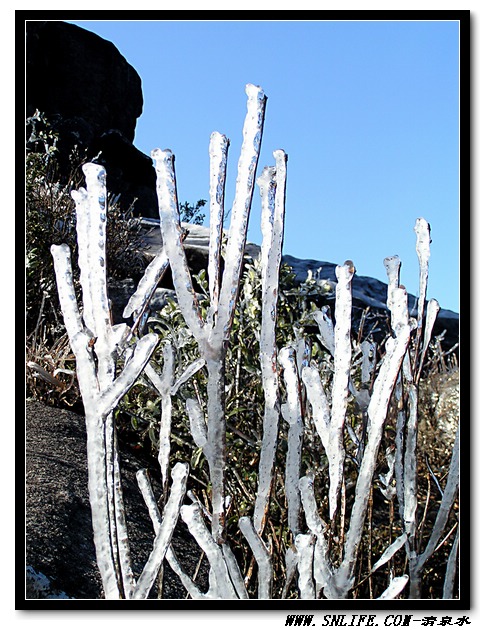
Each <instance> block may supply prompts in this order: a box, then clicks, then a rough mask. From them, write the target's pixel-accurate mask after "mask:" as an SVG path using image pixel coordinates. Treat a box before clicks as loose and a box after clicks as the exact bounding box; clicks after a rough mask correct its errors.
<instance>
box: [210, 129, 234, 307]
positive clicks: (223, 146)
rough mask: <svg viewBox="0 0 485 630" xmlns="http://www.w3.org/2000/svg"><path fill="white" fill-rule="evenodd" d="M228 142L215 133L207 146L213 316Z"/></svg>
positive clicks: (219, 261) (221, 233) (222, 221)
mask: <svg viewBox="0 0 485 630" xmlns="http://www.w3.org/2000/svg"><path fill="white" fill-rule="evenodd" d="M228 149H229V140H228V139H227V138H226V136H224V135H222V134H220V133H218V132H217V131H215V132H214V133H213V134H212V135H211V139H210V144H209V156H210V188H209V196H210V240H209V261H208V265H207V275H208V277H209V296H210V302H211V306H212V308H213V312H214V314H215V313H216V312H217V305H218V303H219V283H220V273H221V248H222V236H223V225H224V193H225V186H226V168H227V152H228Z"/></svg>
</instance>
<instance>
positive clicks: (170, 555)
mask: <svg viewBox="0 0 485 630" xmlns="http://www.w3.org/2000/svg"><path fill="white" fill-rule="evenodd" d="M136 480H137V482H138V487H139V488H140V491H141V493H142V496H143V499H144V501H145V504H146V506H147V508H148V513H149V515H150V519H151V521H152V525H153V529H154V531H155V534H158V532H159V531H160V527H161V526H162V516H161V514H160V510H159V509H158V504H157V500H156V498H155V495H154V493H153V489H152V485H151V483H150V479H149V477H148V474H147V471H146V469H140V470H139V471H138V472H137V473H136ZM165 557H166V559H167V562H168V563H169V565H170V567H171V568H172V570H173V571H174V572H175V573H176V574H177V575H178V576H179V578H180V581H181V582H182V584H183V585H184V587H185V589H186V590H187V592H188V593H189V594H190V596H191V597H192V599H205V595H204V594H203V593H201V591H200V590H199V589H198V588H197V586H196V585H195V584H194V582H193V581H192V580H191V578H190V577H189V576H188V575H187V574H186V573H185V572H184V570H183V569H182V567H181V566H180V563H179V561H178V559H177V557H176V555H175V552H174V551H173V549H172V546H171V545H169V547H168V549H167V553H166V556H165Z"/></svg>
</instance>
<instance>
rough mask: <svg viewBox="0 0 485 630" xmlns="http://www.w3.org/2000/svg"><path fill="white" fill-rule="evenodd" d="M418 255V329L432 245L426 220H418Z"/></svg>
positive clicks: (421, 316)
mask: <svg viewBox="0 0 485 630" xmlns="http://www.w3.org/2000/svg"><path fill="white" fill-rule="evenodd" d="M414 231H415V232H416V253H417V255H418V260H419V298H418V329H420V328H421V326H422V323H423V314H424V302H425V300H426V288H427V285H428V273H429V257H430V244H431V228H430V226H429V223H428V222H427V221H426V220H425V219H422V218H420V219H416V224H415V226H414Z"/></svg>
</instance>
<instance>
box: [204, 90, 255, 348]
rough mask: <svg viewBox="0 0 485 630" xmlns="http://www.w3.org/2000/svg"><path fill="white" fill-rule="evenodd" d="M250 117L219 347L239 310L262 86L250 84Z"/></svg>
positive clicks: (215, 336)
mask: <svg viewBox="0 0 485 630" xmlns="http://www.w3.org/2000/svg"><path fill="white" fill-rule="evenodd" d="M246 94H247V97H248V104H247V114H246V118H245V121H244V127H243V143H242V147H241V153H240V157H239V162H238V168H237V180H236V192H235V197H234V203H233V206H232V210H231V224H230V227H229V232H228V238H227V245H226V255H225V266H224V274H223V276H222V284H221V290H220V297H219V308H218V317H217V321H216V323H215V326H214V329H213V331H212V334H211V343H212V344H213V345H215V346H216V347H219V346H220V345H221V344H226V343H227V342H228V340H229V333H230V329H231V325H232V319H233V317H234V311H235V308H236V298H237V293H238V286H239V279H240V276H241V269H242V262H243V257H244V247H245V245H246V234H247V229H248V219H249V210H250V208H251V200H252V197H253V190H254V182H255V176H256V167H257V164H258V159H259V151H260V146H261V138H262V134H263V123H264V112H265V107H266V96H265V94H264V92H263V90H262V89H261V88H260V87H257V86H255V85H251V84H248V85H247V86H246Z"/></svg>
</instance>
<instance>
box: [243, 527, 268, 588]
mask: <svg viewBox="0 0 485 630" xmlns="http://www.w3.org/2000/svg"><path fill="white" fill-rule="evenodd" d="M239 529H240V530H241V532H242V533H243V535H244V537H245V538H246V540H247V541H248V543H249V546H250V547H251V550H252V552H253V554H254V557H255V558H256V562H257V563H258V569H259V573H258V599H271V584H272V580H273V563H272V561H271V555H270V552H269V550H268V548H267V547H266V545H265V544H264V542H263V541H262V539H261V537H260V536H259V535H258V533H257V531H256V529H255V527H254V525H253V524H252V523H251V519H250V518H249V517H248V516H243V517H242V518H240V519H239Z"/></svg>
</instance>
